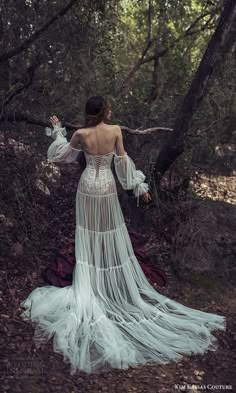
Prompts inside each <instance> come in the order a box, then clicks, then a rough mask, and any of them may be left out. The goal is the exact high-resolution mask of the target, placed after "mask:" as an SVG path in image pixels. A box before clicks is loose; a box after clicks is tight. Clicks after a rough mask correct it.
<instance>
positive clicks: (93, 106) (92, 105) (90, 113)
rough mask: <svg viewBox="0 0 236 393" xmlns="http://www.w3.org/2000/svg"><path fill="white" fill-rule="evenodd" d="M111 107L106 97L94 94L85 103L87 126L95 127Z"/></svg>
mask: <svg viewBox="0 0 236 393" xmlns="http://www.w3.org/2000/svg"><path fill="white" fill-rule="evenodd" d="M108 108H109V104H108V101H107V98H106V97H103V96H92V97H90V98H89V99H88V101H87V102H86V105H85V127H93V126H96V125H97V124H98V123H100V122H101V121H102V120H103V119H104V117H105V114H106V112H107V110H108Z"/></svg>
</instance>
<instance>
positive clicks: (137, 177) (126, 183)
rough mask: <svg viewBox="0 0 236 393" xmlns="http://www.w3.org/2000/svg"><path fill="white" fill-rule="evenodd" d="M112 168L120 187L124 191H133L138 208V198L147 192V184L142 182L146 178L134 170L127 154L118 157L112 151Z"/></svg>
mask: <svg viewBox="0 0 236 393" xmlns="http://www.w3.org/2000/svg"><path fill="white" fill-rule="evenodd" d="M114 166H115V172H116V175H117V177H118V179H119V182H120V183H121V185H122V187H123V188H124V189H125V190H133V193H134V195H135V196H136V197H137V206H139V196H140V195H143V194H144V193H145V192H148V191H149V186H148V183H145V182H144V180H145V178H146V176H145V175H144V173H143V172H142V171H141V170H139V169H136V167H135V163H134V161H133V160H132V158H131V157H130V156H129V155H128V154H127V152H125V155H123V156H118V155H117V154H116V152H115V151H114Z"/></svg>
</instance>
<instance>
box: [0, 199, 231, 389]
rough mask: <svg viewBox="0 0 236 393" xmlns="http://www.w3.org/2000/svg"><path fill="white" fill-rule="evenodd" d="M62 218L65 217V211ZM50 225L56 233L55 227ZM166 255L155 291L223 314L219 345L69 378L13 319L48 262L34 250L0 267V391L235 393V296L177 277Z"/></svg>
mask: <svg viewBox="0 0 236 393" xmlns="http://www.w3.org/2000/svg"><path fill="white" fill-rule="evenodd" d="M65 195H68V193H67V194H65ZM60 198H61V199H60ZM59 200H61V201H62V204H64V205H65V204H66V201H65V198H64V199H63V197H62V195H61V196H59ZM72 202H73V201H72ZM55 205H57V207H56V209H58V211H60V209H61V206H59V205H60V204H57V202H56V201H55V202H54V206H55ZM54 214H55V211H54ZM65 214H67V219H68V213H65ZM73 214H74V212H73V211H71V213H70V217H71V216H73ZM59 220H63V216H60V215H59ZM51 225H52V224H51ZM53 226H55V228H56V229H55V230H56V231H57V230H58V227H57V225H56V223H54V224H53ZM71 228H73V225H72V226H71ZM149 234H150V238H149V241H148V242H147V243H146V244H145V246H144V250H145V251H146V252H147V253H148V254H155V253H156V252H157V248H158V241H159V240H158V238H157V235H156V233H155V228H154V229H150V230H149ZM47 236H48V235H47ZM51 239H53V236H52V237H51ZM55 242H56V240H55ZM36 247H37V245H36ZM160 252H161V250H160ZM29 257H31V258H34V260H35V261H36V265H35V264H32V263H30V259H29ZM168 257H169V256H168V255H165V256H164V257H163V258H162V259H160V260H162V261H163V262H162V264H163V265H159V266H158V267H159V268H160V269H163V270H164V271H165V272H166V274H167V276H168V281H167V284H166V286H165V287H163V288H156V290H157V291H159V292H160V293H161V294H163V295H165V296H167V297H169V298H171V299H173V300H175V301H178V302H180V303H181V304H184V305H186V306H189V307H192V308H196V309H199V310H202V311H206V312H210V313H216V314H220V315H224V316H226V318H227V329H226V331H225V332H222V331H216V332H214V333H213V334H214V335H215V336H216V337H217V338H218V342H219V347H218V349H217V351H216V352H212V351H208V352H207V353H205V354H204V355H194V356H184V357H183V359H182V360H181V361H180V362H178V363H175V362H171V363H169V364H166V365H160V364H157V365H155V366H144V367H141V368H135V369H134V368H129V369H128V370H116V369H114V370H112V371H110V372H106V373H101V374H99V375H97V374H91V375H88V374H85V373H83V372H81V373H78V374H76V375H74V376H71V375H70V367H69V365H68V364H66V363H64V362H63V358H62V356H61V355H59V354H56V353H54V352H53V345H52V340H51V341H50V342H49V343H48V344H47V345H45V346H42V347H41V348H39V349H36V347H35V345H34V342H33V340H32V337H33V332H34V330H33V327H32V326H31V325H30V323H27V322H25V321H23V320H22V319H21V318H20V316H19V315H20V313H21V312H22V309H21V308H20V302H21V301H22V300H23V299H25V298H26V297H27V296H28V294H29V293H30V292H31V291H32V290H33V289H34V288H36V287H38V286H43V285H45V283H44V282H43V280H42V278H41V271H42V269H43V268H44V267H46V265H47V263H48V254H47V252H45V253H44V254H43V255H41V256H39V253H38V252H37V249H35V254H34V255H33V254H32V255H30V256H29V255H27V256H26V258H25V260H23V262H21V264H20V265H19V266H18V265H17V262H16V260H15V261H12V260H9V261H8V262H7V265H6V266H5V268H4V265H2V266H3V267H2V268H1V274H0V288H1V290H0V302H1V314H0V317H1V319H0V331H1V338H0V344H1V348H2V349H1V358H0V371H1V377H0V392H4V393H5V392H6V393H41V392H42V393H47V392H48V393H49V392H50V393H56V392H63V393H100V392H108V393H116V392H120V393H125V392H138V393H164V392H166V393H174V392H178V391H185V392H193V391H214V392H217V393H218V392H222V391H224V390H228V391H231V392H236V380H235V375H234V373H233V365H234V364H235V360H236V353H235V352H234V351H233V349H234V347H235V341H236V333H235V324H236V321H235V311H236V297H235V292H233V290H232V289H229V288H228V287H227V283H226V284H225V288H224V289H223V290H220V291H211V288H208V289H207V288H206V287H205V286H203V285H201V282H197V281H196V282H193V281H191V280H188V279H187V278H186V277H185V278H177V277H176V275H175V273H174V271H173V270H172V268H171V266H170V265H168V264H166V263H165V261H166V258H167V259H168ZM37 266H38V268H37ZM218 385H219V386H218Z"/></svg>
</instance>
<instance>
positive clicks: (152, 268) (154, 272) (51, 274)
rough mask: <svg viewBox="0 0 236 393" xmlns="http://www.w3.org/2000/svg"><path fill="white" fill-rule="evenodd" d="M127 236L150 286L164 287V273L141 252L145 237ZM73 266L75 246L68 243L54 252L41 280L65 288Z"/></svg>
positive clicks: (165, 279) (70, 279)
mask: <svg viewBox="0 0 236 393" xmlns="http://www.w3.org/2000/svg"><path fill="white" fill-rule="evenodd" d="M129 236H130V239H131V242H132V246H133V249H134V253H135V256H136V258H137V259H138V261H139V263H140V266H141V268H142V270H143V272H144V274H145V275H146V277H147V279H148V281H149V282H150V284H151V285H152V286H153V287H154V288H155V287H158V286H159V287H164V286H165V285H166V282H167V276H166V273H165V272H164V271H163V270H161V269H158V268H157V266H156V262H154V261H152V260H151V259H150V257H149V256H148V255H147V254H146V253H145V252H144V251H142V250H141V248H140V247H141V246H143V245H144V244H145V243H146V241H147V237H146V236H144V235H138V234H137V233H134V232H133V233H130V232H129ZM74 266H75V244H74V242H71V243H69V244H68V245H66V246H65V247H63V248H62V249H60V250H58V251H57V252H56V255H55V258H54V260H53V261H52V262H51V263H50V265H49V266H48V267H47V268H46V269H45V270H44V271H43V273H42V277H43V279H44V280H45V281H46V282H47V283H48V284H50V285H54V286H56V287H66V286H68V285H71V284H72V275H73V270H74Z"/></svg>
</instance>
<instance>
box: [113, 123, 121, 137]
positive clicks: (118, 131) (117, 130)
mask: <svg viewBox="0 0 236 393" xmlns="http://www.w3.org/2000/svg"><path fill="white" fill-rule="evenodd" d="M113 129H114V132H115V133H116V135H119V134H121V128H120V126H118V125H114V126H113Z"/></svg>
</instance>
